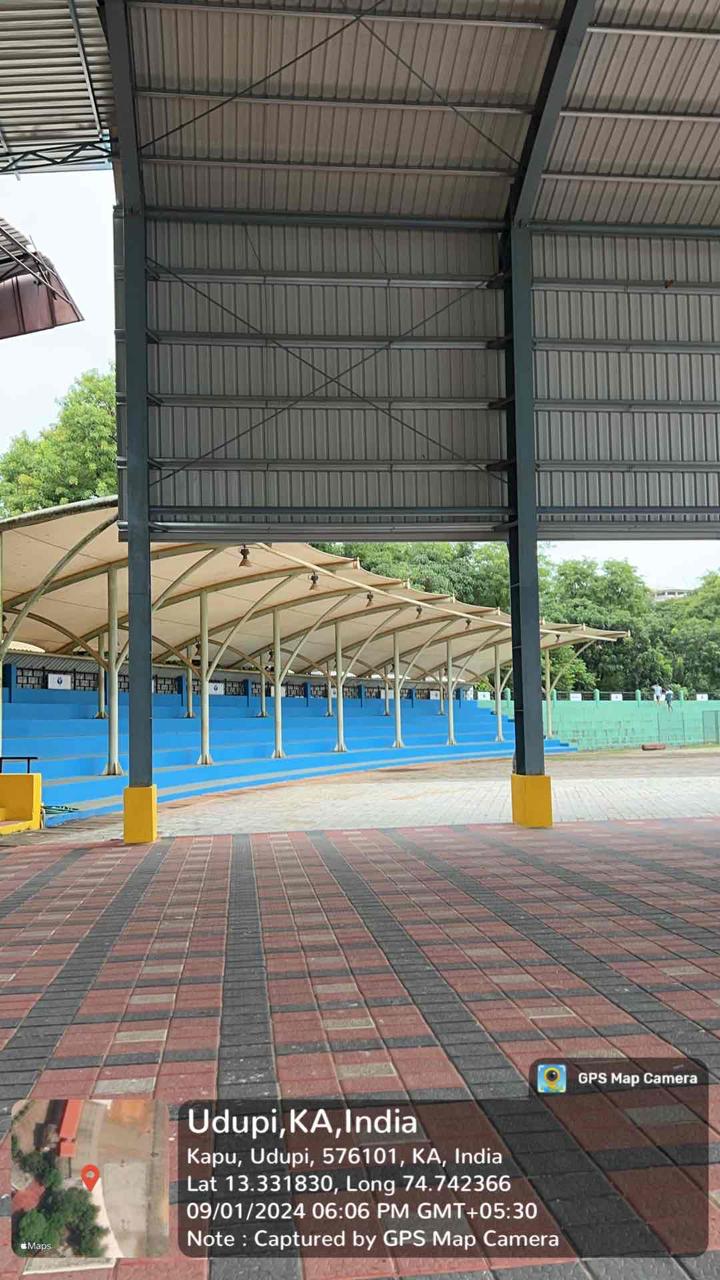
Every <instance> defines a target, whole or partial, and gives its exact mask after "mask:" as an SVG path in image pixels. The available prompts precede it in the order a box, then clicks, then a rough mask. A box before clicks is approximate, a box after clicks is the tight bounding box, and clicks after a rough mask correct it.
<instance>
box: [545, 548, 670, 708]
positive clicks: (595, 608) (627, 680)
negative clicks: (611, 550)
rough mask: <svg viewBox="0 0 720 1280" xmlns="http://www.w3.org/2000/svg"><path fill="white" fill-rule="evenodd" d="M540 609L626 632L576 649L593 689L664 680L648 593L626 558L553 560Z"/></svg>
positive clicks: (664, 662)
mask: <svg viewBox="0 0 720 1280" xmlns="http://www.w3.org/2000/svg"><path fill="white" fill-rule="evenodd" d="M543 611H544V613H545V614H546V616H547V617H548V618H550V619H552V621H553V622H576V623H579V624H581V625H582V624H583V623H584V624H585V625H586V626H589V627H601V628H603V629H604V630H608V631H629V632H630V635H629V637H628V639H626V640H619V641H617V642H616V643H615V644H601V643H598V644H593V645H590V647H589V648H588V649H586V650H585V652H584V653H583V654H582V660H583V662H584V665H585V668H586V670H587V672H589V673H590V674H591V675H592V676H593V678H594V680H595V684H596V685H597V687H598V688H600V689H610V690H618V691H619V690H623V689H626V690H632V689H636V688H643V689H648V688H649V687H650V686H651V685H652V684H654V682H655V681H656V680H660V681H666V680H669V679H670V675H671V664H670V662H669V661H668V658H667V656H666V654H665V652H664V649H663V645H662V643H661V639H662V635H661V626H660V623H659V621H658V618H657V611H656V609H655V608H654V606H653V602H652V596H651V594H650V591H649V590H648V588H647V587H646V585H645V583H644V582H643V580H642V578H641V577H640V574H639V573H638V572H637V570H636V569H634V568H633V566H632V565H630V564H628V563H627V561H625V560H606V561H605V562H604V564H599V563H598V562H597V560H591V559H582V560H565V561H563V562H562V563H561V564H558V565H556V566H555V569H554V573H553V574H552V579H551V581H550V582H549V583H548V586H547V589H546V590H545V592H544V593H543ZM585 687H586V688H587V687H588V685H587V684H586V685H585ZM590 687H592V686H590Z"/></svg>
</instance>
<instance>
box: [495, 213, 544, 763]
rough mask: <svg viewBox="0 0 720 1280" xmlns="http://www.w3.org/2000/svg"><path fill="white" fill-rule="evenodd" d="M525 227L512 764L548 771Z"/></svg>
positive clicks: (514, 459)
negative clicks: (545, 749) (543, 697)
mask: <svg viewBox="0 0 720 1280" xmlns="http://www.w3.org/2000/svg"><path fill="white" fill-rule="evenodd" d="M530 249H531V246H530V232H529V231H528V230H527V229H526V228H525V227H517V226H513V227H512V228H511V229H510V230H509V231H508V233H507V235H506V238H505V241H504V262H503V267H504V270H505V273H506V277H505V278H506V283H505V332H506V333H510V334H512V342H511V343H508V345H507V348H506V357H505V378H506V388H505V394H506V397H507V409H506V423H507V448H508V460H509V466H508V489H509V493H508V496H509V501H510V510H511V522H512V523H511V525H510V533H509V538H508V545H509V552H510V612H511V617H512V667H513V674H512V681H513V695H514V700H515V772H516V773H523V774H542V773H544V772H545V755H544V750H543V719H542V668H541V660H540V604H539V591H538V566H537V498H536V491H535V416H534V411H533V352H532V293H531V279H532V266H531V258H530Z"/></svg>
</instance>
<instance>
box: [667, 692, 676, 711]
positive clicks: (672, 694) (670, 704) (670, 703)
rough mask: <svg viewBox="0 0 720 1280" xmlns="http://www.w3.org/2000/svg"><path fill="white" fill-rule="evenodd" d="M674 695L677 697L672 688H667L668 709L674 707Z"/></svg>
mask: <svg viewBox="0 0 720 1280" xmlns="http://www.w3.org/2000/svg"><path fill="white" fill-rule="evenodd" d="M674 697H675V694H674V693H673V691H672V689H666V690H665V706H666V707H667V709H668V711H672V709H673V706H672V704H673V698H674Z"/></svg>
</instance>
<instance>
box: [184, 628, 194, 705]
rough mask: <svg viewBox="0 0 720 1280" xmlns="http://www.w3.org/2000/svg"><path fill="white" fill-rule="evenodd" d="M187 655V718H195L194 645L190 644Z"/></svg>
mask: <svg viewBox="0 0 720 1280" xmlns="http://www.w3.org/2000/svg"><path fill="white" fill-rule="evenodd" d="M187 656H188V660H187V663H186V664H185V667H186V677H185V719H186V720H194V719H195V711H194V708H193V680H194V679H195V669H194V667H193V664H192V645H188V650H187Z"/></svg>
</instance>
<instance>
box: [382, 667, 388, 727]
mask: <svg viewBox="0 0 720 1280" xmlns="http://www.w3.org/2000/svg"><path fill="white" fill-rule="evenodd" d="M383 697H384V700H385V710H384V711H383V715H384V716H389V715H390V681H389V680H388V673H387V667H386V668H385V688H384V692H383Z"/></svg>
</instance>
